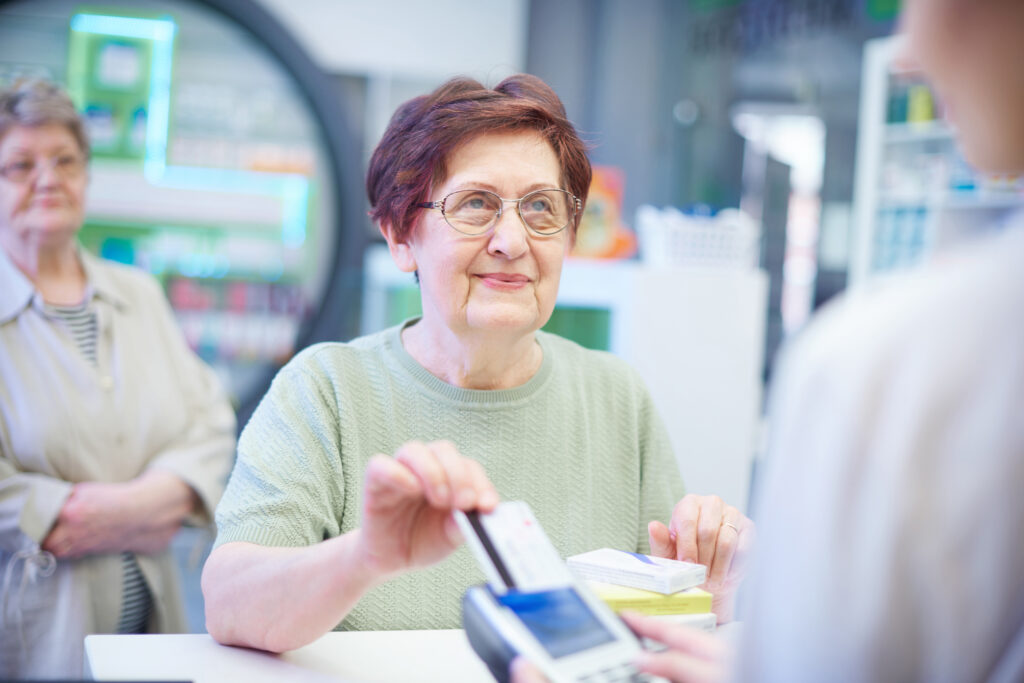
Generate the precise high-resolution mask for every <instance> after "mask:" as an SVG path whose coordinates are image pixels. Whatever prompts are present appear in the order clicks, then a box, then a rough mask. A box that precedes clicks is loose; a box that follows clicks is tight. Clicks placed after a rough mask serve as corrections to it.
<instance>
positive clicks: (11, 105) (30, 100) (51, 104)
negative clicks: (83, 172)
mask: <svg viewBox="0 0 1024 683" xmlns="http://www.w3.org/2000/svg"><path fill="white" fill-rule="evenodd" d="M48 125H59V126H64V127H66V128H67V129H68V130H69V131H70V132H71V135H73V136H74V138H75V140H76V141H77V142H78V146H79V147H80V148H81V150H82V153H83V154H85V155H86V156H89V137H88V135H86V132H85V125H84V124H83V123H82V117H81V116H79V115H78V111H76V110H75V105H74V103H73V102H72V101H71V98H70V97H68V94H67V93H66V92H64V90H63V88H61V87H60V86H59V85H57V84H56V83H53V82H51V81H46V80H42V79H32V80H24V81H18V82H15V83H14V84H13V85H11V86H10V87H7V88H3V89H2V90H0V138H3V136H4V135H6V134H7V132H8V131H9V130H11V129H12V128H14V127H15V126H27V127H33V128H35V127H38V126H48Z"/></svg>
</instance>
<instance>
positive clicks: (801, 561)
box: [517, 0, 1024, 682]
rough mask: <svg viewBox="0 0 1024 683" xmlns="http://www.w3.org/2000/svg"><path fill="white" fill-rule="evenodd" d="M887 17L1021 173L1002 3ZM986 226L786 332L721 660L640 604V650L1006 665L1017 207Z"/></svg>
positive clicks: (946, 676)
mask: <svg viewBox="0 0 1024 683" xmlns="http://www.w3.org/2000/svg"><path fill="white" fill-rule="evenodd" d="M904 22H905V29H906V31H907V33H908V34H909V44H910V52H911V55H910V56H912V57H913V58H914V59H916V60H917V61H918V62H919V63H920V64H921V65H922V67H923V68H924V69H925V71H926V73H927V74H928V75H929V76H930V78H931V79H932V82H933V84H934V86H935V88H936V89H937V91H938V93H939V96H940V97H941V99H942V100H943V102H944V103H946V105H947V107H948V108H949V109H950V110H951V111H952V117H953V119H954V122H955V124H956V126H957V127H958V129H959V133H960V141H961V143H962V146H963V150H964V152H965V153H966V155H967V157H968V160H969V161H970V162H971V163H972V164H974V165H975V166H976V167H978V168H980V169H982V170H984V171H987V172H991V173H1010V174H1018V173H1022V172H1024V114H1022V113H1024V72H1022V70H1021V64H1024V2H1021V1H1020V0H907V2H906V3H905V17H904ZM1002 227H1003V229H1001V230H999V231H997V232H995V233H994V234H992V235H990V236H989V237H986V238H984V239H982V240H979V241H976V242H975V243H973V244H971V245H967V246H965V247H963V248H961V249H959V250H957V251H955V252H953V253H952V254H947V255H945V256H944V257H943V260H942V262H936V263H934V264H932V265H930V266H928V267H926V268H924V269H922V270H920V271H918V272H915V273H913V274H910V275H908V276H907V277H904V278H901V279H900V280H899V281H897V282H892V283H887V284H885V285H881V286H879V287H878V288H877V289H876V290H875V291H871V292H869V293H867V294H865V295H864V296H860V297H848V298H846V299H845V300H843V301H841V302H839V303H837V304H835V305H832V306H829V307H828V309H827V310H826V311H825V312H823V313H822V314H821V315H820V316H819V317H818V318H817V319H816V320H815V322H814V323H813V324H812V325H811V327H810V328H809V329H808V330H806V331H805V332H804V333H803V334H801V335H800V337H799V338H798V340H797V341H796V343H794V344H793V345H791V346H790V347H789V348H788V350H787V351H786V353H785V357H784V360H783V363H782V367H781V369H780V373H779V374H778V375H777V376H778V380H777V382H776V386H775V387H774V388H773V392H774V395H773V400H772V403H771V409H772V422H771V424H772V429H773V437H772V444H771V448H770V457H769V459H768V462H767V466H766V467H767V472H766V474H765V477H764V479H763V482H762V483H763V485H762V486H761V487H760V490H759V496H758V500H757V501H756V512H755V515H754V518H755V519H756V520H757V522H758V525H759V539H758V550H757V557H756V559H755V562H754V568H753V570H752V576H751V578H750V580H749V581H748V585H747V595H749V599H750V602H749V603H748V605H747V607H748V608H749V609H741V617H740V618H741V620H742V621H743V622H744V623H743V631H742V638H741V639H740V644H739V646H738V648H737V652H736V657H737V662H736V664H735V666H730V665H727V664H726V665H725V668H722V665H723V662H722V656H723V652H724V648H723V646H722V643H720V642H715V641H714V640H713V639H709V638H707V637H706V636H704V637H702V636H703V634H697V633H692V634H691V633H687V632H686V631H684V630H682V629H679V628H671V627H665V626H663V625H660V624H658V623H657V622H652V621H649V620H641V621H638V622H636V623H635V624H634V625H635V626H638V627H639V629H640V630H641V631H642V632H645V633H646V634H648V635H652V636H655V637H659V638H661V639H662V640H665V641H667V642H669V644H671V645H672V646H674V647H673V649H671V650H670V651H668V652H666V653H664V654H658V655H648V656H647V657H646V659H645V661H644V662H643V664H642V668H643V669H645V670H646V671H648V672H652V673H658V674H661V675H664V676H667V677H669V678H672V679H673V680H701V681H709V680H718V679H720V678H723V677H726V676H731V677H732V678H736V679H739V680H764V681H786V682H794V681H796V682H799V681H982V680H985V681H1022V680H1024V531H1022V530H1024V495H1022V492H1021V488H1022V486H1024V216H1018V217H1016V218H1015V219H1013V220H1011V222H1010V224H1009V225H1005V226H1002ZM520 665H521V663H520ZM728 669H731V671H728ZM517 673H519V674H520V678H519V680H528V676H527V675H525V674H523V672H522V671H520V672H517Z"/></svg>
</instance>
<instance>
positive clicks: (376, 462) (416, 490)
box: [363, 453, 424, 509]
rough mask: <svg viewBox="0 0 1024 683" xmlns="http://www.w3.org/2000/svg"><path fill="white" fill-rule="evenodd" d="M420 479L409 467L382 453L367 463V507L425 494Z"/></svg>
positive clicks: (392, 503) (364, 504)
mask: <svg viewBox="0 0 1024 683" xmlns="http://www.w3.org/2000/svg"><path fill="white" fill-rule="evenodd" d="M423 495H424V493H423V490H422V487H421V486H420V482H419V480H418V479H417V478H416V476H415V475H414V474H413V473H412V471H410V470H409V468H408V467H406V466H405V465H403V464H402V463H400V462H398V461H396V460H395V459H394V458H390V457H388V456H386V455H384V454H382V453H378V454H377V455H374V456H373V457H372V458H370V462H369V463H367V465H366V495H365V497H364V500H363V506H364V507H365V508H370V509H374V508H377V507H381V506H394V505H395V504H396V503H397V502H398V501H400V500H401V499H404V498H410V497H418V496H423Z"/></svg>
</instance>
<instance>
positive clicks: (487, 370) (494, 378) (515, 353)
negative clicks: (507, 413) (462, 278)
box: [402, 319, 544, 389]
mask: <svg viewBox="0 0 1024 683" xmlns="http://www.w3.org/2000/svg"><path fill="white" fill-rule="evenodd" d="M402 346H404V347H405V350H406V351H407V352H408V353H409V355H410V356H412V357H413V358H414V359H415V360H416V362H417V363H419V364H420V365H422V366H423V367H424V368H426V369H427V371H429V372H430V374H432V375H434V376H435V377H437V378H438V379H441V380H443V381H445V382H447V383H448V384H451V385H452V386H456V387H460V388H462V389H511V388H512V387H518V386H520V385H522V384H525V383H526V382H527V381H528V380H529V379H530V378H531V377H533V376H534V375H535V374H536V373H537V370H539V369H540V366H541V363H542V362H543V360H544V352H543V351H542V350H541V348H540V344H538V343H537V339H536V337H535V336H534V333H533V332H530V333H529V334H526V335H522V334H519V335H515V336H509V335H502V333H501V332H491V331H488V332H480V333H470V334H461V335H460V334H456V333H455V332H453V331H452V330H451V329H449V328H448V327H446V326H443V325H441V326H432V325H429V324H427V322H426V321H425V320H422V319H421V320H420V321H419V322H417V323H415V324H413V325H411V326H409V327H407V328H405V329H404V330H402Z"/></svg>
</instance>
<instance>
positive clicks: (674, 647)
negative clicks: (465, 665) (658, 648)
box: [509, 612, 730, 683]
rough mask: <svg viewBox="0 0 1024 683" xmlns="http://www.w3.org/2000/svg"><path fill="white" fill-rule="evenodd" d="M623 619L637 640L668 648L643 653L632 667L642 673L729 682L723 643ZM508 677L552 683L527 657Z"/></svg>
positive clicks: (681, 680)
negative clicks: (653, 641) (657, 643)
mask: <svg viewBox="0 0 1024 683" xmlns="http://www.w3.org/2000/svg"><path fill="white" fill-rule="evenodd" d="M620 616H621V617H622V619H623V620H624V621H625V622H626V624H628V625H629V627H630V628H631V629H633V632H634V633H636V634H637V635H638V636H640V637H642V638H650V639H651V640H655V641H657V642H659V643H663V644H664V645H666V646H667V649H666V650H664V651H662V652H651V651H644V652H642V653H640V655H639V656H638V657H637V658H636V659H635V660H634V662H633V664H634V665H635V666H636V667H637V668H638V669H639V670H640V671H641V672H643V673H648V674H651V675H652V676H661V677H662V678H667V679H668V680H670V681H674V683H719V681H724V680H725V679H726V676H727V673H728V667H729V660H730V652H729V648H728V646H727V645H726V643H724V642H723V641H722V640H720V639H718V638H716V637H714V636H712V635H709V634H707V633H704V632H702V631H698V630H697V629H694V628H690V627H688V626H683V625H681V624H673V623H671V622H667V621H664V620H661V619H653V618H651V617H643V616H640V615H639V614H635V613H632V612H623V613H622V614H621V615H620ZM509 674H510V680H511V681H512V683H549V681H548V678H547V677H546V676H545V675H544V674H543V672H541V670H540V669H538V668H537V667H536V666H535V665H534V664H533V663H532V662H530V661H529V660H527V659H526V658H525V657H516V658H515V659H514V660H512V666H510V667H509Z"/></svg>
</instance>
